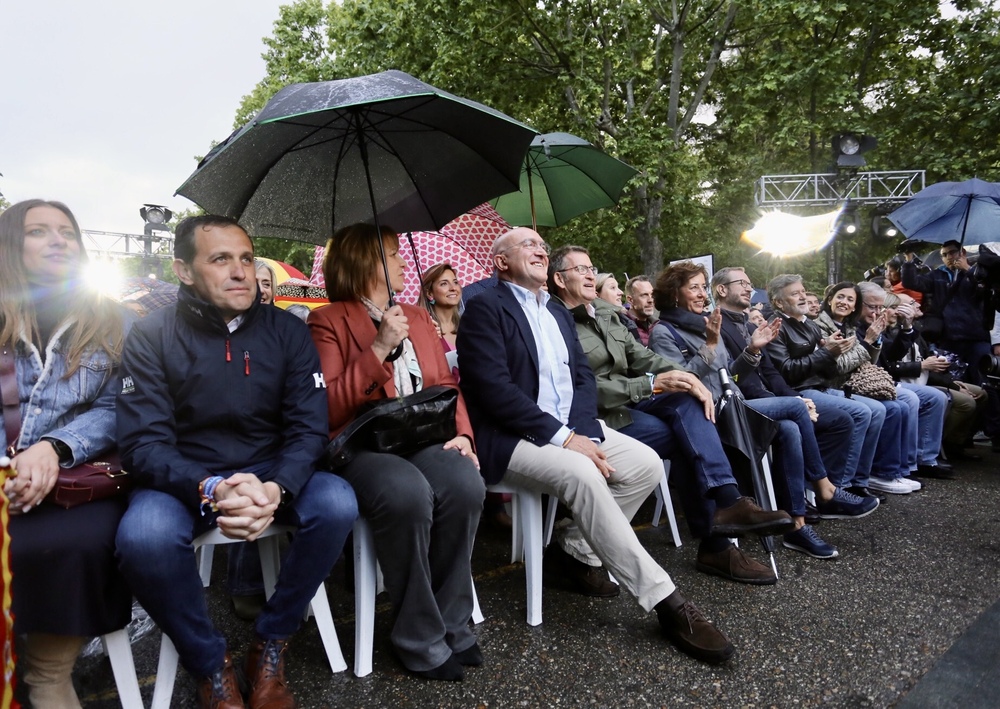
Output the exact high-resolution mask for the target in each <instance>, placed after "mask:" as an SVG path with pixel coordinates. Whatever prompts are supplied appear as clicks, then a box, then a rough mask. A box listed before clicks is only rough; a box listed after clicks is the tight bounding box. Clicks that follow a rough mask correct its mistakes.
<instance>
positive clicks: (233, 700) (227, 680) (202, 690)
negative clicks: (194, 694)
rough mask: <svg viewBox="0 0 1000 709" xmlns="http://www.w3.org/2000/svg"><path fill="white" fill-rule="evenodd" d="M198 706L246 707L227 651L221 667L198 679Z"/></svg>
mask: <svg viewBox="0 0 1000 709" xmlns="http://www.w3.org/2000/svg"><path fill="white" fill-rule="evenodd" d="M198 706H199V708H200V709H246V704H244V703H243V697H242V696H240V687H239V683H238V682H237V681H236V670H235V669H234V668H233V660H232V658H231V657H229V653H228V652H227V653H226V659H225V662H224V663H223V665H222V667H220V668H219V669H218V670H216V671H215V672H213V673H212V674H211V675H209V676H208V677H203V678H202V679H201V680H199V681H198Z"/></svg>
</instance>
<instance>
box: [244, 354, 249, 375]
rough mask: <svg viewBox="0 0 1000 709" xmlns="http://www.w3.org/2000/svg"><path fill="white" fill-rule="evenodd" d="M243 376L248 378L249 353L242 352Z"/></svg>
mask: <svg viewBox="0 0 1000 709" xmlns="http://www.w3.org/2000/svg"><path fill="white" fill-rule="evenodd" d="M243 374H245V375H246V376H248V377H249V376H250V353H249V352H247V351H246V350H244V351H243Z"/></svg>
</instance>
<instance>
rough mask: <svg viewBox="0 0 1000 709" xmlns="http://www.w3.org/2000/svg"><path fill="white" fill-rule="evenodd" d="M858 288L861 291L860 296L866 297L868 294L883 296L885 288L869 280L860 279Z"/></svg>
mask: <svg viewBox="0 0 1000 709" xmlns="http://www.w3.org/2000/svg"><path fill="white" fill-rule="evenodd" d="M858 289H859V290H860V291H861V297H862V298H867V297H868V296H869V295H876V294H878V295H881V296H883V297H884V296H885V288H883V287H882V286H880V285H878V284H877V283H872V282H871V281H861V282H860V283H858Z"/></svg>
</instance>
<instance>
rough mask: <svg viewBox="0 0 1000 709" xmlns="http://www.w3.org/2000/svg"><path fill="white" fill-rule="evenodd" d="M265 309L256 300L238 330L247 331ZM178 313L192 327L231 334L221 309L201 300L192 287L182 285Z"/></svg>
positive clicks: (244, 315)
mask: <svg viewBox="0 0 1000 709" xmlns="http://www.w3.org/2000/svg"><path fill="white" fill-rule="evenodd" d="M263 307H265V306H264V305H263V304H262V303H261V302H260V301H259V300H256V299H255V300H254V302H253V303H252V304H251V305H250V309H249V310H247V311H245V312H244V313H243V322H241V323H240V326H239V327H238V328H237V330H243V329H245V328H246V327H247V325H249V324H250V323H251V322H253V321H254V320H256V319H257V317H258V316H259V315H260V313H261V312H262V311H261V309H262V308H263ZM268 307H273V306H268ZM177 312H178V313H179V314H180V316H181V317H182V318H183V319H184V321H185V322H187V323H188V324H190V325H191V326H192V327H196V328H198V329H200V330H207V331H209V332H216V333H219V334H221V335H226V336H228V335H229V334H230V333H229V328H228V327H227V326H226V320H225V318H223V317H222V313H221V312H220V311H219V309H218V308H217V307H215V306H214V305H212V304H211V303H209V302H208V301H205V300H202V299H201V298H199V297H198V295H197V294H196V293H195V292H194V289H193V288H191V286H187V285H183V284H182V285H181V287H180V290H179V291H178V293H177Z"/></svg>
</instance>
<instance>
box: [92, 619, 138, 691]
mask: <svg viewBox="0 0 1000 709" xmlns="http://www.w3.org/2000/svg"><path fill="white" fill-rule="evenodd" d="M101 644H102V645H103V646H104V652H105V653H106V654H107V656H108V659H109V660H111V670H112V672H114V674H115V685H116V686H117V687H118V698H119V700H120V701H121V704H122V709H143V706H142V693H141V692H140V691H139V680H138V678H137V677H136V676H135V662H134V660H133V659H132V646H131V645H130V644H129V640H128V631H127V630H125V629H124V628H122V629H121V630H116V631H114V632H113V633H108V634H107V635H104V636H103V637H101Z"/></svg>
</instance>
